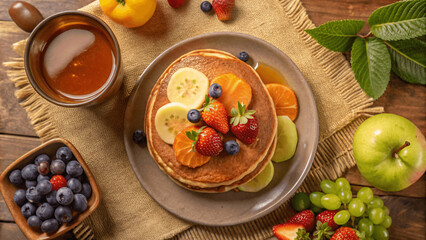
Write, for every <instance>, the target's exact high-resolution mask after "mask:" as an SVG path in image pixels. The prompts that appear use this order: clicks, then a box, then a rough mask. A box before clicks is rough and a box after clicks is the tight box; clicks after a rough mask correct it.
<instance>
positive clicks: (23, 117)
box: [0, 0, 426, 240]
mask: <svg viewBox="0 0 426 240" xmlns="http://www.w3.org/2000/svg"><path fill="white" fill-rule="evenodd" d="M162 1H165V0H162ZM190 1H195V0H190ZM301 1H302V3H303V5H304V6H305V8H306V9H307V12H308V14H309V16H310V17H311V19H312V21H313V22H314V23H315V24H316V25H320V24H323V23H325V22H328V21H331V20H340V19H360V20H367V18H368V16H369V15H370V14H371V13H372V12H373V11H374V10H375V9H376V8H378V7H381V6H384V5H387V4H390V3H393V2H396V1H395V0H301ZM12 2H14V1H12V0H2V1H0V9H1V11H0V49H1V50H0V62H4V61H7V60H9V59H10V58H12V57H19V56H18V55H17V54H16V53H14V52H13V51H12V49H11V45H12V44H13V43H14V42H17V41H19V40H21V39H24V38H26V37H27V36H28V33H26V32H24V31H22V30H20V29H19V28H18V27H16V25H15V24H14V23H13V22H11V19H10V17H9V15H8V13H7V9H8V8H9V6H10V4H11V3H12ZM28 2H30V3H32V4H34V5H35V6H36V7H37V8H39V9H40V11H41V12H42V14H43V15H44V16H48V15H51V14H53V13H56V12H59V11H64V10H74V9H78V8H80V7H82V6H84V5H86V4H88V3H90V2H91V0H73V1H63V0H61V1H57V0H28ZM200 2H201V0H200ZM237 4H238V2H237ZM368 31H369V29H368V27H367V26H364V28H363V30H362V32H363V33H367V32H368ZM14 91H15V88H14V86H13V84H12V82H11V81H10V80H9V79H8V78H7V75H6V69H5V67H3V66H2V65H1V66H0V171H3V170H4V169H5V168H6V167H7V166H8V165H9V164H10V163H11V162H12V161H14V160H15V159H17V158H18V157H19V156H21V155H22V154H24V153H25V152H27V151H28V150H30V149H31V148H33V147H35V146H38V145H39V144H40V143H41V141H40V140H39V139H38V138H37V136H36V133H35V131H34V130H33V128H32V126H31V124H30V121H29V119H28V117H27V114H26V112H25V111H24V109H23V108H22V107H21V106H20V105H19V102H18V100H17V99H16V98H15V96H14ZM374 105H375V106H383V107H384V108H385V111H386V112H389V113H395V114H398V115H401V116H404V117H406V118H408V119H409V120H411V121H412V122H414V123H415V124H416V125H417V126H418V127H419V128H420V130H421V131H422V132H423V133H424V134H425V133H426V87H425V86H419V85H413V84H408V83H406V82H404V81H402V80H401V79H399V78H398V77H397V76H395V75H393V74H392V76H391V80H390V83H389V86H388V88H387V90H386V92H385V94H384V95H383V96H382V97H380V98H379V99H378V100H377V101H376V102H375V103H374ZM344 177H346V178H347V179H348V180H349V181H350V183H351V184H352V185H353V186H354V187H353V190H354V191H356V190H357V189H359V188H361V187H363V186H371V185H370V184H369V183H368V182H367V181H366V180H365V179H364V178H363V177H362V176H361V174H360V173H359V171H358V170H357V168H356V167H355V168H352V169H350V170H349V171H348V172H347V173H346V174H345V176H344ZM373 191H374V192H375V194H378V195H380V196H381V197H382V199H383V201H384V202H385V205H386V206H388V207H389V209H390V215H391V217H392V219H393V224H392V227H391V228H390V235H391V238H390V239H401V240H402V239H404V240H405V239H413V240H419V239H420V240H421V239H426V237H425V236H426V219H425V212H426V201H425V198H426V177H425V176H423V177H422V178H421V179H420V180H419V181H418V182H416V183H415V184H413V185H412V186H411V187H409V188H407V189H405V190H403V191H400V192H395V193H388V192H382V191H380V190H377V189H374V188H373ZM65 238H72V235H68V236H66V237H65ZM0 239H25V237H24V236H23V234H22V233H21V231H20V230H19V228H18V227H17V226H16V224H14V222H13V218H12V217H11V215H10V213H9V211H8V209H7V207H6V206H5V204H4V201H3V199H2V198H1V197H0Z"/></svg>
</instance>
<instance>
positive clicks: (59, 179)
mask: <svg viewBox="0 0 426 240" xmlns="http://www.w3.org/2000/svg"><path fill="white" fill-rule="evenodd" d="M50 183H51V184H52V188H53V190H55V191H58V190H59V188H61V187H66V186H67V180H66V179H65V178H64V177H63V176H62V175H55V176H53V177H52V178H51V179H50Z"/></svg>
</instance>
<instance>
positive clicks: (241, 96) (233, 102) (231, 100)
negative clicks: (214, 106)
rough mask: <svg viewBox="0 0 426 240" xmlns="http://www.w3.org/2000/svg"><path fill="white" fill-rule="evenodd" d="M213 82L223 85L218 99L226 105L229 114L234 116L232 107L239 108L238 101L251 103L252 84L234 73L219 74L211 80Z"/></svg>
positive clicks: (246, 103)
mask: <svg viewBox="0 0 426 240" xmlns="http://www.w3.org/2000/svg"><path fill="white" fill-rule="evenodd" d="M213 83H217V84H219V85H220V86H221V87H222V96H220V98H218V99H217V100H218V101H219V102H221V103H222V104H223V105H225V108H226V112H227V114H228V116H232V115H231V110H232V108H235V109H238V105H237V104H238V101H240V103H242V104H245V105H246V106H248V105H250V102H251V87H250V85H249V84H248V83H246V82H245V81H244V80H242V79H239V78H238V77H237V76H235V75H234V74H232V73H226V74H222V75H219V76H217V77H216V78H214V79H213V80H212V81H211V82H210V85H211V84H213Z"/></svg>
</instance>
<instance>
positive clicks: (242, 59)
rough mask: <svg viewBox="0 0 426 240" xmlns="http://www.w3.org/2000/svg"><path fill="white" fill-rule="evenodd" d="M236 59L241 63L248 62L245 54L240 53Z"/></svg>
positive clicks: (247, 56)
mask: <svg viewBox="0 0 426 240" xmlns="http://www.w3.org/2000/svg"><path fill="white" fill-rule="evenodd" d="M238 58H239V59H240V60H241V61H243V62H247V61H248V60H249V55H248V53H246V52H240V54H238Z"/></svg>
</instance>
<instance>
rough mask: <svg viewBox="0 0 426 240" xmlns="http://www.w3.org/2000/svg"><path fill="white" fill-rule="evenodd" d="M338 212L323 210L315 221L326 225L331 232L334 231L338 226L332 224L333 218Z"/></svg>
mask: <svg viewBox="0 0 426 240" xmlns="http://www.w3.org/2000/svg"><path fill="white" fill-rule="evenodd" d="M338 212H339V210H325V211H323V212H321V213H319V214H318V215H317V221H320V222H321V223H327V224H328V226H330V227H331V228H332V229H333V230H336V229H337V227H339V225H337V224H336V223H335V222H334V219H333V218H334V215H336V213H338Z"/></svg>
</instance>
